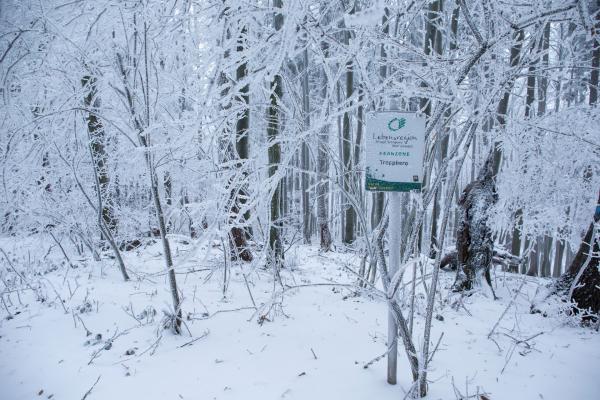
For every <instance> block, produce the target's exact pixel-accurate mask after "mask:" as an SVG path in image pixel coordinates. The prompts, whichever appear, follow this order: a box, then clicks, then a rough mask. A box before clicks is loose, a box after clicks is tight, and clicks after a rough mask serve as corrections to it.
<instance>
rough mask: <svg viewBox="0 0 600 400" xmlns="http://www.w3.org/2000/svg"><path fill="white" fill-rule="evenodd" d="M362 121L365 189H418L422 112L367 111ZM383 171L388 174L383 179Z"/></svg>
mask: <svg viewBox="0 0 600 400" xmlns="http://www.w3.org/2000/svg"><path fill="white" fill-rule="evenodd" d="M378 119H379V120H378ZM382 120H383V121H385V120H387V121H388V122H387V123H385V122H384V125H387V126H381V122H382ZM375 122H376V123H377V124H379V126H377V125H376V124H375ZM365 125H366V129H365V131H366V137H365V189H366V190H367V191H377V192H410V191H411V190H420V189H422V187H423V185H424V183H423V178H424V174H423V157H424V153H425V116H423V115H421V114H420V113H418V112H414V111H397V110H378V111H370V112H368V113H367V115H366V118H365ZM407 125H408V126H407ZM394 126H396V127H397V128H396V129H394ZM405 127H407V129H404V128H405ZM386 128H387V129H386ZM400 130H402V132H400V134H399V135H398V136H396V132H397V131H400ZM394 136H396V137H394ZM378 162H379V163H378ZM386 174H387V176H390V178H388V179H385V178H387V176H386Z"/></svg>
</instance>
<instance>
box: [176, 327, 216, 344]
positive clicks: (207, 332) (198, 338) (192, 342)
mask: <svg viewBox="0 0 600 400" xmlns="http://www.w3.org/2000/svg"><path fill="white" fill-rule="evenodd" d="M209 333H210V331H209V330H208V329H207V330H205V331H204V333H202V335H200V336H198V337H197V338H195V339H193V340H190V341H189V342H186V343H184V344H182V345H181V346H178V348H180V349H181V348H182V347H185V346H191V345H192V344H194V343H195V342H197V341H198V340H200V339H203V338H205V337H207V336H208V334H209Z"/></svg>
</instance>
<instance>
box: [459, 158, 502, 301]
mask: <svg viewBox="0 0 600 400" xmlns="http://www.w3.org/2000/svg"><path fill="white" fill-rule="evenodd" d="M493 154H494V153H493V151H492V152H490V154H489V155H488V157H487V159H486V161H485V163H484V165H483V168H482V169H481V171H480V172H479V176H478V178H477V180H475V181H473V182H471V183H470V184H469V185H467V187H466V188H465V190H464V191H463V194H462V195H461V197H460V200H459V203H458V206H459V207H460V210H461V213H462V217H461V222H460V225H459V227H458V232H457V240H456V251H457V261H458V268H457V275H456V282H455V283H454V285H453V290H455V291H462V290H471V289H472V288H473V287H474V286H475V285H480V284H481V277H482V276H484V277H485V279H486V281H487V283H488V284H489V285H490V287H492V283H491V278H490V267H491V265H492V259H493V256H494V240H493V238H492V231H491V229H490V228H489V226H488V209H489V208H490V207H491V206H493V205H494V204H495V203H496V201H497V200H498V197H497V194H496V188H495V184H494V177H493V162H494V157H493ZM492 291H493V288H492Z"/></svg>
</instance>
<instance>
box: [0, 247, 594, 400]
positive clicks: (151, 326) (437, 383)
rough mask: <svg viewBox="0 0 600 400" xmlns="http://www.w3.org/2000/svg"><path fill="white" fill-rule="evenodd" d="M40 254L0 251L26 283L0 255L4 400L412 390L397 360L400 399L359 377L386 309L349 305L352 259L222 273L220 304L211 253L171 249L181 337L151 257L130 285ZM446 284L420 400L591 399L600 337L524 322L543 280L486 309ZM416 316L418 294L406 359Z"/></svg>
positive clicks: (106, 272) (369, 302)
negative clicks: (166, 323)
mask: <svg viewBox="0 0 600 400" xmlns="http://www.w3.org/2000/svg"><path fill="white" fill-rule="evenodd" d="M43 243H48V244H47V245H46V246H45V247H44V245H43ZM49 243H50V242H45V241H40V240H39V238H27V239H19V240H18V241H17V240H16V239H7V238H4V239H0V247H1V248H2V249H3V250H4V251H5V252H6V253H7V254H8V255H9V257H10V258H11V261H12V264H13V267H14V269H16V270H17V271H18V272H19V274H20V275H21V276H20V277H17V276H15V275H16V274H15V271H14V270H12V269H11V267H9V265H8V264H7V263H6V260H5V259H4V257H2V256H0V259H2V261H0V266H1V270H2V272H1V274H0V276H2V278H3V280H4V282H5V284H3V286H6V285H7V284H6V282H8V284H9V286H11V285H10V282H11V281H13V282H16V284H17V285H18V286H19V287H20V288H22V289H23V290H20V291H19V292H11V293H8V292H9V291H10V290H13V289H8V288H4V296H3V299H4V302H5V304H6V307H5V306H4V304H0V398H1V399H3V400H19V399H43V398H51V399H56V400H68V399H87V400H93V399H106V400H108V399H110V400H113V399H115V400H118V399H128V400H135V399H144V400H152V399H157V400H158V399H160V400H167V399H198V400H204V399H208V400H210V399H244V400H253V399H260V400H269V399H344V400H355V399H356V400H364V399H378V400H386V399H395V400H397V399H402V398H404V397H405V392H406V391H407V390H408V389H409V388H410V386H411V379H410V372H409V368H408V363H407V361H406V356H405V354H404V352H403V350H402V348H400V354H399V356H398V360H399V365H398V384H397V385H396V386H391V385H388V384H387V383H386V380H385V373H386V372H385V371H386V360H385V359H382V360H380V361H378V362H375V363H373V364H372V365H371V366H370V367H368V368H366V369H365V368H364V365H365V364H366V363H368V362H369V361H370V360H372V359H373V358H375V357H376V356H378V355H381V354H382V353H383V352H384V351H385V350H386V344H385V343H386V333H387V308H386V304H385V301H384V300H383V299H382V298H381V296H380V295H378V292H377V291H374V290H367V289H365V290H360V291H357V288H356V286H355V282H356V278H355V276H354V275H353V274H352V273H351V272H349V269H352V270H357V268H358V265H359V257H357V256H356V255H354V254H351V253H333V252H330V253H327V254H320V253H319V252H318V249H317V247H315V246H295V247H293V248H292V249H290V250H288V251H287V253H286V257H287V259H286V263H287V267H286V268H285V270H283V271H282V273H281V278H282V282H283V286H282V285H280V284H279V283H276V284H275V285H274V284H273V281H274V280H273V276H272V273H270V272H268V271H266V270H263V269H260V268H259V269H254V270H250V269H248V267H242V266H240V265H232V266H231V271H230V272H231V273H230V276H229V278H228V281H229V282H228V287H227V290H226V294H225V296H224V295H223V281H224V274H223V270H224V269H223V254H222V252H220V250H219V248H217V247H213V248H210V249H207V248H202V247H194V245H193V244H187V243H186V242H185V241H183V240H180V239H178V238H173V239H172V246H173V250H174V253H175V254H176V257H175V262H176V266H177V272H178V274H177V278H178V281H179V284H180V289H181V291H182V292H183V294H184V300H183V310H184V314H185V316H186V321H185V327H184V332H183V335H181V336H176V335H174V334H172V333H171V332H170V331H169V330H165V329H163V328H162V326H161V321H162V319H163V315H164V314H163V310H168V309H169V308H170V306H169V305H170V294H169V292H168V284H167V279H166V275H165V273H164V268H163V265H164V264H163V259H162V251H161V247H160V245H159V243H154V244H151V245H148V246H146V247H144V248H143V249H140V250H135V251H130V252H126V253H125V261H126V264H127V265H128V268H129V269H130V275H131V277H132V280H131V281H130V282H123V281H122V280H121V279H120V275H119V273H118V270H117V268H116V266H115V262H114V261H113V260H111V259H105V260H104V261H103V262H94V261H92V260H89V259H75V258H71V262H73V264H74V265H75V266H76V268H67V267H66V263H65V262H64V261H63V256H62V253H61V252H60V251H59V249H58V248H57V247H56V246H55V247H53V248H52V250H51V251H50V252H49V253H48V248H49V246H50V244H49ZM47 253H48V254H47ZM407 275H410V274H407ZM244 276H246V280H247V281H248V286H247V285H246V280H245V279H244ZM407 279H408V278H407ZM453 279H454V274H453V273H449V272H442V273H441V282H440V288H441V290H440V295H439V296H438V298H437V301H436V310H435V315H436V319H434V321H433V322H434V324H433V331H432V338H433V344H432V347H435V345H436V343H438V340H439V338H440V335H441V334H442V333H443V336H442V337H441V340H440V341H439V346H438V348H437V352H436V353H435V355H434V358H433V360H432V362H431V364H430V366H431V372H430V374H429V378H430V380H431V382H430V393H429V395H428V397H427V398H428V399H456V398H477V397H476V395H478V394H479V395H481V394H484V395H485V397H481V399H484V398H486V397H487V399H490V400H499V399H546V400H550V399H557V400H566V399H578V400H587V399H589V400H592V399H598V397H597V396H598V393H600V334H599V333H598V332H596V331H594V330H593V329H590V328H585V327H581V326H579V324H578V323H577V320H576V318H574V317H566V316H565V315H564V314H561V313H559V312H558V310H559V309H560V308H561V305H560V304H559V302H557V301H551V302H550V303H549V304H547V306H546V307H547V316H546V317H544V316H543V315H541V314H530V313H529V307H530V303H531V299H532V298H533V296H534V294H535V292H536V289H538V288H539V287H540V286H542V285H544V284H545V283H546V281H544V280H542V279H536V278H530V277H527V278H523V277H522V276H520V275H513V274H509V273H504V272H501V271H500V270H497V272H496V276H495V280H494V282H495V286H496V294H497V295H498V296H499V297H500V299H499V300H494V299H493V298H492V296H491V294H490V293H489V291H488V290H487V288H482V289H481V290H480V291H479V292H477V293H475V294H473V295H472V296H469V297H466V296H464V297H461V296H459V295H458V294H455V293H452V292H450V290H449V288H450V286H451V284H452V281H453ZM523 279H525V283H524V285H523V287H522V288H521V290H520V291H518V289H519V287H520V286H521V282H522V281H523ZM409 286H410V285H409ZM417 287H418V288H419V290H420V291H422V290H423V285H422V282H419V284H418V285H417ZM248 288H249V289H250V290H248ZM34 291H35V292H37V295H34ZM249 291H250V292H251V293H252V298H251V297H250V293H249ZM517 291H518V293H517V294H516V297H515V293H516V292H517ZM36 297H38V298H37V299H36ZM407 297H408V296H407ZM513 297H515V298H516V302H515V305H514V306H511V307H510V309H509V311H508V312H507V313H506V315H505V316H504V318H503V319H502V321H501V323H500V325H499V327H498V328H497V329H496V332H495V333H494V334H493V335H492V336H491V339H490V338H488V333H489V332H490V330H492V328H493V326H494V324H495V323H496V321H497V320H498V319H499V318H500V316H501V315H502V313H503V311H504V310H505V309H506V307H507V305H508V304H509V302H510V301H511V299H512V298H513ZM61 300H62V301H61ZM253 300H254V302H255V303H256V305H257V306H258V310H256V309H255V308H254V307H253ZM61 303H62V304H61ZM424 308H425V301H424V296H423V295H422V293H419V296H417V307H416V310H417V314H416V317H415V326H414V337H415V338H416V340H415V341H416V346H417V347H420V345H421V342H420V338H421V337H422V331H423V320H424V313H423V310H424ZM404 309H405V310H407V312H408V307H405V308H404ZM9 312H10V314H9ZM88 330H89V334H87V331H88Z"/></svg>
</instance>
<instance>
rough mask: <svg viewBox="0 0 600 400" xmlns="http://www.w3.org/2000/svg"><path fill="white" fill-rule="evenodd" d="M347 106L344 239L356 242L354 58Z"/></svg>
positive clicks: (348, 75)
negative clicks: (353, 121)
mask: <svg viewBox="0 0 600 400" xmlns="http://www.w3.org/2000/svg"><path fill="white" fill-rule="evenodd" d="M350 14H354V6H352V9H351V10H350ZM351 36H352V33H351V31H350V30H349V29H345V30H344V44H345V45H346V46H349V44H350V37H351ZM345 83H346V100H347V103H346V107H345V111H344V116H343V118H342V140H343V141H342V161H343V163H344V169H343V187H344V192H345V198H346V201H345V202H344V230H343V236H342V241H343V242H344V243H346V244H350V243H352V242H354V239H355V229H356V228H355V224H356V215H355V213H356V210H355V209H354V206H352V202H351V201H350V200H349V199H348V196H350V195H351V194H352V193H353V192H354V190H353V185H352V179H353V169H354V165H353V162H352V161H353V160H352V131H351V127H350V124H351V120H350V110H349V108H350V106H351V101H350V99H351V98H352V95H353V93H354V65H353V62H352V59H350V60H348V61H347V62H346V82H345Z"/></svg>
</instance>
